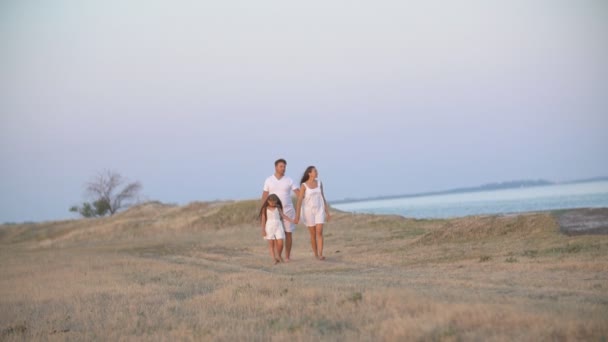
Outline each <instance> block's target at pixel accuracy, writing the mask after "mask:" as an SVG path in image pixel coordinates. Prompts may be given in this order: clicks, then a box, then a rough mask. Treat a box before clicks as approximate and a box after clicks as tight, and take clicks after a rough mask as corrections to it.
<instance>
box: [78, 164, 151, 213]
mask: <svg viewBox="0 0 608 342" xmlns="http://www.w3.org/2000/svg"><path fill="white" fill-rule="evenodd" d="M126 182H127V180H126V179H124V178H123V177H122V176H121V175H120V174H119V173H117V172H115V171H111V170H104V171H102V172H99V173H98V174H97V175H96V176H95V177H93V179H92V180H91V181H90V182H88V183H86V187H85V188H86V193H87V195H88V196H89V197H91V199H92V200H93V202H92V203H88V202H85V203H83V205H82V207H78V206H73V207H71V208H70V211H73V212H78V213H80V214H81V215H82V216H84V217H94V216H105V215H106V214H108V213H109V214H110V215H114V214H115V213H116V212H117V211H118V210H120V209H122V208H126V207H128V206H129V205H131V203H130V201H131V200H133V199H135V198H136V197H137V196H138V195H139V192H140V191H141V189H142V185H141V183H140V182H131V183H127V184H126V185H124V187H122V189H120V188H121V186H122V185H123V184H125V183H126Z"/></svg>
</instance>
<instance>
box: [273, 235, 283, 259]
mask: <svg viewBox="0 0 608 342" xmlns="http://www.w3.org/2000/svg"><path fill="white" fill-rule="evenodd" d="M275 245H276V248H277V256H278V260H280V261H281V262H283V240H282V239H279V240H276V243H275Z"/></svg>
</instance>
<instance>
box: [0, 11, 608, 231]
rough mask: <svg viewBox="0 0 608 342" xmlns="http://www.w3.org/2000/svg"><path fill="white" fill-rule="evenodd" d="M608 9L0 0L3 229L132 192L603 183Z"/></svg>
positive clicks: (607, 159) (155, 196)
mask: <svg viewBox="0 0 608 342" xmlns="http://www.w3.org/2000/svg"><path fill="white" fill-rule="evenodd" d="M607 37H608V2H607V1H602V0H597V1H584V0H580V1H578V0H577V1H559V0H557V1H553V0H552V1H530V0H515V1H512V0H510V1H411V2H409V1H385V0H382V1H353V0H349V1H329V0H324V1H314V0H313V1H297V2H296V1H285V0H276V1H264V0H262V1H244V0H243V1H232V0H223V1H179V0H178V1H164V0H159V1H151V0H146V1H119V0H104V1H86V0H74V1H68V0H57V1H28V0H3V1H1V2H0V49H1V53H0V222H6V221H24V220H35V221H39V220H48V219H60V218H69V217H73V215H72V214H71V213H69V212H68V208H69V207H70V206H71V205H73V204H77V203H78V202H81V201H82V200H84V198H83V183H85V182H86V181H87V180H89V178H90V177H91V176H93V175H94V174H95V173H96V172H98V171H100V170H103V169H113V170H116V171H119V172H120V173H121V174H123V175H124V176H126V177H128V178H130V179H132V180H139V181H141V182H142V183H143V185H144V189H143V198H145V199H150V200H160V201H163V202H170V203H179V204H184V203H188V202H190V201H195V200H200V201H205V200H215V199H246V198H255V197H258V196H259V195H260V194H261V191H262V185H263V181H264V179H265V177H267V176H269V175H271V174H272V173H273V171H274V168H273V162H274V160H275V159H277V158H279V157H283V158H286V159H287V161H288V169H287V173H288V175H290V176H291V177H292V178H294V179H297V180H299V178H300V177H301V174H302V172H303V171H304V168H305V167H306V166H308V165H316V166H317V167H318V170H319V174H320V178H321V179H323V180H324V184H325V188H326V189H325V191H326V196H327V197H328V199H330V200H331V199H341V198H345V197H366V196H376V195H391V194H403V193H414V192H422V191H434V190H442V189H449V188H454V187H461V186H472V185H478V184H483V183H488V182H494V181H505V180H514V179H529V178H533V179H536V178H545V179H549V180H555V181H560V180H569V179H576V178H585V177H593V176H602V175H608V152H607V151H606V150H607V147H608V134H607V132H608V96H607V95H608V39H607Z"/></svg>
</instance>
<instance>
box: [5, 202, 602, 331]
mask: <svg viewBox="0 0 608 342" xmlns="http://www.w3.org/2000/svg"><path fill="white" fill-rule="evenodd" d="M257 208H258V202H257V201H242V202H215V203H193V204H190V205H188V206H184V207H178V206H169V205H163V204H160V203H150V204H146V205H143V206H139V207H135V208H132V209H131V210H128V211H126V212H124V213H121V214H119V215H116V216H114V217H111V218H104V219H94V220H73V221H62V222H50V223H41V224H28V225H12V226H2V227H0V274H2V277H0V340H7V341H13V340H14V341H20V340H133V339H135V340H175V339H177V340H192V341H200V340H218V341H223V340H253V341H258V340H259V341H267V340H290V341H313V340H314V341H316V340H389V341H390V340H422V341H427V340H430V341H440V340H441V341H443V340H446V341H458V340H479V341H503V340H517V341H543V340H551V341H555V340H557V341H561V340H576V341H580V340H589V341H601V340H606V339H607V338H608V236H605V235H602V236H597V235H596V236H585V235H581V236H565V235H562V234H560V233H559V230H558V227H557V224H556V222H555V220H554V218H553V217H552V216H551V215H550V214H547V213H541V214H526V215H519V216H510V217H468V218H462V219H453V220H412V219H405V218H401V217H396V216H380V215H353V214H347V213H336V214H335V215H334V216H333V220H332V222H330V223H329V224H328V225H327V226H326V228H325V243H326V248H325V253H324V254H325V255H326V256H327V260H326V261H324V262H321V261H317V260H315V259H313V257H312V252H311V251H310V248H309V241H308V232H307V231H306V228H304V227H302V226H299V227H298V230H297V231H296V233H295V235H294V251H293V257H294V260H293V261H292V262H291V263H288V264H280V265H276V266H273V265H272V263H271V259H270V256H269V255H268V251H267V246H266V244H265V241H263V240H262V238H261V237H260V236H259V228H258V225H257V223H255V218H256V215H257Z"/></svg>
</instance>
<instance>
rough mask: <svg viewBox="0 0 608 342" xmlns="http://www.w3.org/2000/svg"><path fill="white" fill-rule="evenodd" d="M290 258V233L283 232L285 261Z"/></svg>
mask: <svg viewBox="0 0 608 342" xmlns="http://www.w3.org/2000/svg"><path fill="white" fill-rule="evenodd" d="M290 258H291V233H288V232H285V261H289V259H290Z"/></svg>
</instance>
